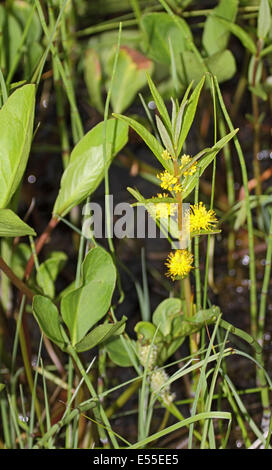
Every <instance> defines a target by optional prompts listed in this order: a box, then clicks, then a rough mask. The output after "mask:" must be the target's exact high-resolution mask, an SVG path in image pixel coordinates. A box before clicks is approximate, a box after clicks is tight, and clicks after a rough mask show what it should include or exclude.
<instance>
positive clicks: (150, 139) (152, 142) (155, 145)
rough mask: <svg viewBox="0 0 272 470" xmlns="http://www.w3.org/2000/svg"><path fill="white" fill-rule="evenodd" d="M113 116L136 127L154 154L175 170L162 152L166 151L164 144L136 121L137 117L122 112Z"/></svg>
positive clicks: (166, 167)
mask: <svg viewBox="0 0 272 470" xmlns="http://www.w3.org/2000/svg"><path fill="white" fill-rule="evenodd" d="M113 116H115V117H116V118H118V119H120V120H122V121H124V122H127V123H128V124H129V125H130V127H132V129H134V130H135V132H137V134H139V136H140V137H141V138H142V139H143V140H144V141H145V143H146V145H147V146H148V147H149V148H150V150H151V151H152V152H153V154H154V155H155V157H156V158H157V159H158V160H159V162H160V163H161V164H162V166H163V167H164V168H165V169H166V170H168V171H172V170H173V165H172V162H171V161H170V160H165V159H164V158H163V157H162V153H163V151H164V148H163V146H162V145H161V144H160V143H159V142H158V140H157V139H156V138H155V137H154V136H153V135H152V134H151V133H150V132H149V131H148V130H147V129H146V128H145V127H144V126H143V125H142V124H140V123H139V122H137V121H135V119H132V118H129V117H127V116H123V115H122V114H115V113H113Z"/></svg>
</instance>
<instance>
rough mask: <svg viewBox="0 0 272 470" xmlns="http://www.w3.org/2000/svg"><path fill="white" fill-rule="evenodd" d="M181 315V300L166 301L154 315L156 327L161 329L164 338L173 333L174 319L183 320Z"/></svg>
mask: <svg viewBox="0 0 272 470" xmlns="http://www.w3.org/2000/svg"><path fill="white" fill-rule="evenodd" d="M181 314H182V304H181V300H180V299H165V300H163V301H162V302H161V303H160V304H159V305H158V307H157V308H156V310H155V312H154V313H153V317H152V321H153V323H154V325H156V326H157V327H159V330H160V331H161V333H162V334H163V336H167V335H169V334H170V333H171V330H172V322H173V319H174V318H176V317H179V318H180V319H181Z"/></svg>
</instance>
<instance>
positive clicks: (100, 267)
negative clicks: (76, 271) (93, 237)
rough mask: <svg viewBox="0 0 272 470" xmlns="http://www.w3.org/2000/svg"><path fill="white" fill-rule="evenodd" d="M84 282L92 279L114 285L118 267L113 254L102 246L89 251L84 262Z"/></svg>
mask: <svg viewBox="0 0 272 470" xmlns="http://www.w3.org/2000/svg"><path fill="white" fill-rule="evenodd" d="M82 276H83V284H87V283H88V282H90V281H92V280H96V281H103V282H109V284H110V285H112V288H113V287H114V284H115V282H116V268H115V265H114V262H113V260H112V257H111V255H110V254H109V253H108V252H107V251H106V250H104V248H102V247H101V246H96V247H95V248H92V250H90V251H89V253H88V254H87V255H86V257H85V259H84V262H83V264H82Z"/></svg>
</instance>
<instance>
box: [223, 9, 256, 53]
mask: <svg viewBox="0 0 272 470" xmlns="http://www.w3.org/2000/svg"><path fill="white" fill-rule="evenodd" d="M215 18H216V19H217V20H218V21H219V22H220V23H221V24H222V25H223V26H224V27H225V28H226V29H228V30H229V31H230V32H231V33H232V34H234V35H235V36H236V37H237V38H238V39H239V40H240V41H241V43H242V44H243V46H244V47H245V48H246V49H248V50H249V51H250V52H251V54H253V55H256V53H257V48H256V45H255V43H254V41H253V39H251V37H250V35H249V34H247V33H246V31H245V30H244V29H243V28H241V26H238V25H237V24H235V23H232V22H231V21H228V20H225V19H224V18H221V17H219V16H215Z"/></svg>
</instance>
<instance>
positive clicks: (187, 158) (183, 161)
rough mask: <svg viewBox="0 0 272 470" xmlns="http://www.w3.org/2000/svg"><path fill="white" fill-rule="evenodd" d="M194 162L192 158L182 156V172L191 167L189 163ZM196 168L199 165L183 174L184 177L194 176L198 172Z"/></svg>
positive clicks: (193, 166) (194, 165) (194, 164)
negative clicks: (186, 167)
mask: <svg viewBox="0 0 272 470" xmlns="http://www.w3.org/2000/svg"><path fill="white" fill-rule="evenodd" d="M191 161H192V158H191V157H190V155H185V154H184V155H182V157H181V159H180V163H181V165H180V167H179V168H180V170H182V169H183V168H184V167H185V166H187V165H189V163H190V162H191ZM196 166H197V163H196V162H195V163H193V165H192V166H190V167H189V168H188V169H187V170H185V171H184V172H183V173H182V174H183V176H185V177H186V176H188V175H189V176H191V175H193V174H194V173H195V172H196Z"/></svg>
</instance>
